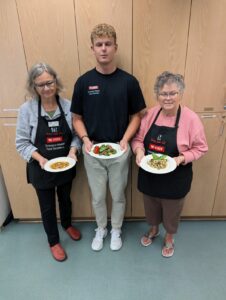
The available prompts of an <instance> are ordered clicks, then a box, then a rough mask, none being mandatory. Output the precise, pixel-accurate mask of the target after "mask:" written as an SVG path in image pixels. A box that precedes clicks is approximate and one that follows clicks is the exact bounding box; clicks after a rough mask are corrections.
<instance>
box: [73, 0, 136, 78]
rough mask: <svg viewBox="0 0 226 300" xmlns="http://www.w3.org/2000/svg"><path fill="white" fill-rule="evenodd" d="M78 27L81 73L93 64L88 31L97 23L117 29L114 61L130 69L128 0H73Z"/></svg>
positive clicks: (129, 3) (130, 38)
mask: <svg viewBox="0 0 226 300" xmlns="http://www.w3.org/2000/svg"><path fill="white" fill-rule="evenodd" d="M74 1H75V15H76V24H77V30H78V48H79V60H80V66H81V73H82V74H83V73H85V72H86V71H87V70H89V69H91V68H93V67H94V66H95V59H94V57H93V54H92V52H91V49H90V46H91V41H90V34H91V31H92V29H93V27H94V26H95V25H97V24H99V23H108V24H110V25H112V26H114V28H115V30H116V33H117V43H118V45H119V48H118V52H117V64H118V66H119V67H121V68H123V69H124V70H126V71H128V72H131V71H132V69H131V65H132V0H123V1H121V0H96V1H93V0H86V1H81V0H74Z"/></svg>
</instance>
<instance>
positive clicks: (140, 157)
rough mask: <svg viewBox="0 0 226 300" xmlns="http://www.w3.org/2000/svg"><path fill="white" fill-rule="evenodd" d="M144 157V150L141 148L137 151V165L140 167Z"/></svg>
mask: <svg viewBox="0 0 226 300" xmlns="http://www.w3.org/2000/svg"><path fill="white" fill-rule="evenodd" d="M143 157H144V150H143V149H141V148H137V149H136V164H137V165H138V167H139V166H140V162H141V159H142V158H143Z"/></svg>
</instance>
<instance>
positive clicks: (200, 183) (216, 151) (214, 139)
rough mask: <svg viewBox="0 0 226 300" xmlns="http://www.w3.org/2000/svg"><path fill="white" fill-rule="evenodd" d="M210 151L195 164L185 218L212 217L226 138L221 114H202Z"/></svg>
mask: <svg viewBox="0 0 226 300" xmlns="http://www.w3.org/2000/svg"><path fill="white" fill-rule="evenodd" d="M200 117H201V118H202V121H203V124H204V127H205V132H206V137H207V142H208V147H209V151H208V153H207V154H205V155H204V156H203V157H202V158H201V159H200V160H198V161H195V162H194V163H193V182H192V188H191V191H190V193H189V194H188V196H187V199H186V201H185V206H184V210H183V213H182V215H183V216H192V217H194V216H197V217H198V216H209V217H210V216H211V215H212V209H213V206H214V197H215V193H216V188H217V182H218V176H219V171H220V166H221V159H222V155H223V149H224V140H225V137H224V135H223V134H222V133H223V131H222V129H223V127H222V125H223V123H222V118H221V114H209V115H208V114H200Z"/></svg>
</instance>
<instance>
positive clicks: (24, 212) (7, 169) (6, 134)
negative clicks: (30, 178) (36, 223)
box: [0, 118, 40, 219]
mask: <svg viewBox="0 0 226 300" xmlns="http://www.w3.org/2000/svg"><path fill="white" fill-rule="evenodd" d="M0 128H1V129H2V130H0V139H1V140H2V141H4V143H2V145H1V152H0V159H1V168H2V173H3V176H4V180H5V184H6V188H7V192H8V195H9V200H10V205H11V208H12V211H13V215H14V218H22V219H40V211H39V206H38V200H37V196H36V193H35V190H34V188H33V187H32V186H31V185H30V184H27V180H26V168H25V166H26V165H25V162H24V161H23V159H21V158H20V157H19V155H18V153H17V151H16V148H15V130H16V118H0Z"/></svg>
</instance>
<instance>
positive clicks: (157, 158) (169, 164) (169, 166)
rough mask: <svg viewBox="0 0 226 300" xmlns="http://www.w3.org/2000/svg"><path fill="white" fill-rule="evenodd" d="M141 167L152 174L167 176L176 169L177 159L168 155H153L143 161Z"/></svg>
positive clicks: (145, 157) (147, 156)
mask: <svg viewBox="0 0 226 300" xmlns="http://www.w3.org/2000/svg"><path fill="white" fill-rule="evenodd" d="M140 167H141V168H142V169H143V170H145V171H147V172H150V173H154V174H166V173H170V172H172V171H173V170H175V169H176V167H177V164H176V161H175V159H173V158H172V157H170V156H168V155H164V154H159V153H152V154H149V155H146V156H144V157H143V158H142V159H141V162H140Z"/></svg>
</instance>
